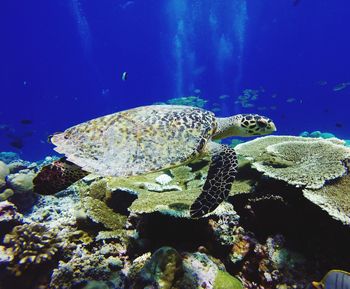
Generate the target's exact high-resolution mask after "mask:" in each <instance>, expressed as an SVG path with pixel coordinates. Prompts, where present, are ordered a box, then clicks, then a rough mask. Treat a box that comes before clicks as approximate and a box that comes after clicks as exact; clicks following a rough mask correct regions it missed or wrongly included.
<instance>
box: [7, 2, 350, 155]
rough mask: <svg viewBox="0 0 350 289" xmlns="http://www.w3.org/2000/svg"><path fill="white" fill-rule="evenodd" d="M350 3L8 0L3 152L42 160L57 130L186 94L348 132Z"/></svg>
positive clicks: (210, 103) (218, 106) (223, 107)
mask: <svg viewBox="0 0 350 289" xmlns="http://www.w3.org/2000/svg"><path fill="white" fill-rule="evenodd" d="M349 13H350V2H349V1H348V0H337V1H329V0H318V1H308V0H300V1H293V0H282V1H252V0H234V1H232V0H231V1H228V0H220V1H219V0H202V1H199V0H192V1H190V0H148V1H141V0H134V1H132V0H129V1H128V0H113V1H112V0H103V1H87V0H57V1H44V0H37V1H23V0H22V1H20V0H3V1H1V9H0V31H1V45H0V59H1V62H0V63H1V65H0V93H1V106H0V151H15V152H18V153H19V154H20V155H21V158H23V159H27V160H37V159H40V158H43V157H45V156H46V155H48V154H53V151H52V145H50V144H49V143H47V137H48V136H49V135H51V134H52V133H54V132H57V131H63V130H64V129H66V128H67V127H69V126H72V125H74V124H77V123H80V122H83V121H86V120H89V119H91V118H94V117H98V116H102V115H105V114H109V113H113V112H116V111H119V110H123V109H128V108H132V107H135V106H140V105H148V104H152V103H154V102H164V101H167V100H169V99H172V98H178V97H186V96H196V97H199V98H202V99H204V100H206V101H207V103H206V106H205V108H207V109H215V110H216V114H217V115H219V116H228V115H231V114H236V113H251V112H254V113H259V114H263V115H267V116H268V117H270V118H272V119H273V120H274V121H275V123H276V125H277V127H278V134H295V135H297V134H299V133H301V132H302V131H305V130H306V131H315V130H320V131H325V132H331V133H334V134H335V135H336V136H338V137H340V138H344V139H350V131H349V128H350V119H349V114H348V112H349V104H350V101H349V99H350V71H349V67H350V56H349V51H350V39H349V36H348V34H349V32H348V30H349V27H350V18H349ZM123 72H127V74H128V77H127V80H122V78H121V74H122V73H123ZM247 89H248V90H247ZM244 90H246V92H245V93H246V95H248V100H247V99H246V98H245V100H244V101H242V99H243V98H242V97H241V98H240V96H242V95H244Z"/></svg>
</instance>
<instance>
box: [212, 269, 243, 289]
mask: <svg viewBox="0 0 350 289" xmlns="http://www.w3.org/2000/svg"><path fill="white" fill-rule="evenodd" d="M213 288H214V289H243V285H242V282H241V281H239V280H238V279H237V278H235V277H233V276H231V275H230V274H229V273H227V272H225V271H221V270H219V271H218V272H217V275H216V278H215V281H214V287H213Z"/></svg>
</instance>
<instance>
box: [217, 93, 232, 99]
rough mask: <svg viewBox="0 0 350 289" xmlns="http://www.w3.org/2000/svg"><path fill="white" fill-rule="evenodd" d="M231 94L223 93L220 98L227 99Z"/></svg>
mask: <svg viewBox="0 0 350 289" xmlns="http://www.w3.org/2000/svg"><path fill="white" fill-rule="evenodd" d="M229 97H230V96H229V95H228V94H223V95H220V96H219V99H226V98H229Z"/></svg>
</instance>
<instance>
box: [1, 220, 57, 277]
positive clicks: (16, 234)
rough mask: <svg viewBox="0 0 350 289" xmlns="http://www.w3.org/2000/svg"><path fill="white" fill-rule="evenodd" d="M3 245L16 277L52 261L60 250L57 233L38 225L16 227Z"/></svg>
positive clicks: (6, 236)
mask: <svg viewBox="0 0 350 289" xmlns="http://www.w3.org/2000/svg"><path fill="white" fill-rule="evenodd" d="M3 243H4V244H5V246H6V247H7V249H6V254H7V255H8V256H9V257H10V262H9V266H8V269H9V270H10V271H11V272H12V273H13V274H14V275H16V276H20V275H22V274H23V273H24V272H25V271H26V270H28V269H29V268H31V267H33V266H35V265H39V264H43V263H45V262H47V261H49V260H51V259H52V258H53V257H54V256H55V254H56V253H57V251H58V250H59V248H60V240H59V239H58V238H57V234H56V232H55V231H53V230H50V231H49V230H47V228H46V227H45V226H43V225H41V224H38V223H31V224H24V225H20V226H16V227H15V228H14V229H13V230H12V232H11V233H9V234H7V235H5V238H4V241H3Z"/></svg>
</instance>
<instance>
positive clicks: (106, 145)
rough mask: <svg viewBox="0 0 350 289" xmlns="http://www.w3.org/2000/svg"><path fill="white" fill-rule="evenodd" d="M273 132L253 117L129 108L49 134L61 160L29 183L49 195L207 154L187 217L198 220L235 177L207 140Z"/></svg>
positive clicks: (231, 159) (230, 152)
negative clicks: (89, 180)
mask: <svg viewBox="0 0 350 289" xmlns="http://www.w3.org/2000/svg"><path fill="white" fill-rule="evenodd" d="M275 130H276V127H275V125H274V123H273V122H272V121H271V120H270V119H268V118H266V117H263V116H260V115H256V114H238V115H234V116H231V117H225V118H219V117H215V115H214V113H212V112H210V111H207V110H204V109H201V108H197V107H190V106H181V105H150V106H142V107H137V108H133V109H129V110H125V111H121V112H117V113H114V114H110V115H106V116H102V117H99V118H96V119H93V120H90V121H87V122H84V123H81V124H78V125H76V126H73V127H71V128H68V129H67V130H65V131H64V132H62V133H57V134H54V135H53V136H52V137H51V142H52V143H53V144H54V145H56V148H55V150H56V151H57V152H59V153H61V154H64V155H65V156H66V159H64V160H60V161H58V162H56V163H54V164H52V165H50V166H48V167H46V168H44V169H43V170H42V172H41V173H39V174H38V176H37V177H36V178H35V180H34V185H35V190H36V191H38V192H41V193H55V192H57V191H59V190H62V189H64V188H66V187H67V186H68V185H70V184H72V183H73V182H75V181H77V180H78V179H80V178H82V177H84V176H85V175H86V174H87V173H94V174H96V175H100V176H118V177H120V176H131V175H139V174H144V173H149V172H154V171H159V170H164V169H168V168H172V167H176V166H179V165H183V164H186V163H189V162H191V161H193V160H194V159H197V158H200V157H202V156H204V155H206V154H208V153H209V154H210V155H211V164H210V167H209V171H208V176H207V179H206V182H205V184H204V186H203V189H202V193H201V194H200V195H199V197H198V198H197V199H196V200H195V202H194V203H193V204H192V206H191V208H190V214H191V217H194V218H198V217H201V216H203V215H205V214H207V213H209V212H211V211H213V210H214V209H215V208H216V207H217V206H218V205H219V204H220V203H221V202H222V201H223V200H225V199H226V198H227V196H228V194H229V192H230V189H231V186H232V182H233V180H234V178H235V174H236V168H237V158H236V153H235V151H234V149H233V148H231V147H229V146H227V145H222V144H219V143H216V142H214V141H212V140H217V139H222V138H225V137H229V136H254V135H264V134H269V133H272V132H274V131H275Z"/></svg>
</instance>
